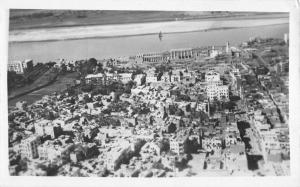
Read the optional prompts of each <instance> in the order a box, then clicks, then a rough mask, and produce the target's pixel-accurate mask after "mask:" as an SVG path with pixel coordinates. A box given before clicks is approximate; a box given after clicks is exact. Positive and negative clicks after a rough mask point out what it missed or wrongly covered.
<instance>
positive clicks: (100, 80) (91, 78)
mask: <svg viewBox="0 0 300 187" xmlns="http://www.w3.org/2000/svg"><path fill="white" fill-rule="evenodd" d="M105 80H106V76H105V74H103V73H98V74H88V75H87V76H86V77H85V82H86V83H87V84H105Z"/></svg>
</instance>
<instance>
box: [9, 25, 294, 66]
mask: <svg viewBox="0 0 300 187" xmlns="http://www.w3.org/2000/svg"><path fill="white" fill-rule="evenodd" d="M254 21H255V20H254ZM288 32H289V24H288V23H283V24H275V25H267V26H255V27H243V28H233V29H219V30H208V31H193V32H183V33H168V34H166V33H165V34H163V38H162V40H159V38H158V34H148V35H136V36H123V37H109V38H85V39H73V40H57V41H39V42H10V43H9V54H8V58H9V60H22V59H33V61H34V62H48V61H50V60H56V59H60V58H64V59H69V60H78V59H87V58H91V57H94V58H97V59H102V58H109V57H121V56H129V55H136V54H139V53H147V52H160V51H166V50H170V49H174V48H187V47H201V46H208V45H225V43H226V42H227V41H229V42H230V44H231V45H237V44H240V43H241V42H243V41H246V40H248V39H249V38H250V37H255V36H259V37H263V38H265V37H273V38H283V35H284V33H288Z"/></svg>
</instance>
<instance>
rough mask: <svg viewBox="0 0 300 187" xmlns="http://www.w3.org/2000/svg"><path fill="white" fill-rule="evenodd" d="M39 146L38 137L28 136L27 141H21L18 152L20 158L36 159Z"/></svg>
mask: <svg viewBox="0 0 300 187" xmlns="http://www.w3.org/2000/svg"><path fill="white" fill-rule="evenodd" d="M40 144H41V140H40V137H39V136H30V137H29V138H27V139H24V140H22V141H21V144H20V152H21V155H22V157H25V158H29V159H34V158H38V157H39V154H38V149H37V148H38V146H39V145H40Z"/></svg>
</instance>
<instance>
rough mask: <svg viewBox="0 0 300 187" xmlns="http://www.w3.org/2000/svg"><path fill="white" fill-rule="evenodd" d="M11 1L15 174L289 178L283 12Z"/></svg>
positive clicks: (286, 19) (10, 166) (286, 18)
mask: <svg viewBox="0 0 300 187" xmlns="http://www.w3.org/2000/svg"><path fill="white" fill-rule="evenodd" d="M7 13H8V17H7V25H8V28H7V42H6V45H7V61H5V62H2V63H4V64H5V65H4V67H5V68H6V71H3V76H5V77H6V82H7V83H6V84H7V87H6V88H5V92H6V93H7V99H6V100H7V101H6V102H7V105H5V106H4V105H3V106H2V108H7V115H6V116H5V118H6V121H2V123H3V124H4V125H5V124H7V130H8V132H4V133H6V134H8V140H7V141H8V143H7V145H8V149H7V151H6V152H5V154H6V155H7V157H8V162H9V163H5V164H4V165H3V166H1V167H6V168H5V169H6V170H8V174H9V176H10V177H13V176H14V177H16V178H14V179H18V177H20V176H27V177H28V176H31V177H32V176H35V177H37V178H40V177H50V176H51V177H60V178H61V177H63V178H65V177H68V178H71V179H72V178H83V177H85V178H86V177H92V178H93V179H95V178H174V177H175V178H197V179H199V181H201V178H205V177H225V178H228V177H229V178H230V177H250V180H251V178H265V177H267V178H268V177H279V176H280V177H290V176H291V173H292V170H291V167H292V165H293V164H292V162H291V156H297V159H299V155H296V154H294V155H293V154H291V136H290V134H291V125H297V124H290V123H289V121H290V120H289V119H290V115H289V114H290V112H289V111H290V108H289V106H290V104H289V103H290V102H289V100H290V99H289V98H290V87H291V86H292V85H293V83H291V82H290V81H289V80H291V79H290V70H291V71H293V67H297V66H291V63H290V50H291V45H290V42H292V40H293V37H291V33H290V32H291V25H290V24H291V19H290V13H289V12H281V11H253V10H251V11H231V10H226V9H224V10H213V11H212V10H205V11H203V10H199V11H197V10H190V11H186V10H180V9H179V10H159V9H158V10H144V9H132V10H131V9H130V10H128V9H123V10H122V9H118V10H115V9H113V8H112V9H101V7H95V8H94V9H84V8H83V9H80V7H79V8H78V9H73V8H70V9H65V8H57V9H53V8H42V9H38V8H28V6H27V7H26V8H14V7H11V8H9V9H8V10H7ZM290 38H291V39H290ZM298 45H299V44H298ZM297 63H299V62H297ZM4 72H5V73H4ZM291 104H295V103H293V101H292V103H291ZM295 105H296V104H295ZM296 138H298V139H299V136H297V137H296ZM298 141H299V140H298ZM298 146H299V145H298ZM1 151H2V150H1ZM212 179H213V178H212ZM111 180H112V179H111Z"/></svg>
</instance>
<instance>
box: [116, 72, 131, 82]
mask: <svg viewBox="0 0 300 187" xmlns="http://www.w3.org/2000/svg"><path fill="white" fill-rule="evenodd" d="M119 76H120V81H121V82H122V83H124V84H126V83H128V82H129V81H131V80H132V73H120V74H119Z"/></svg>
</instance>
